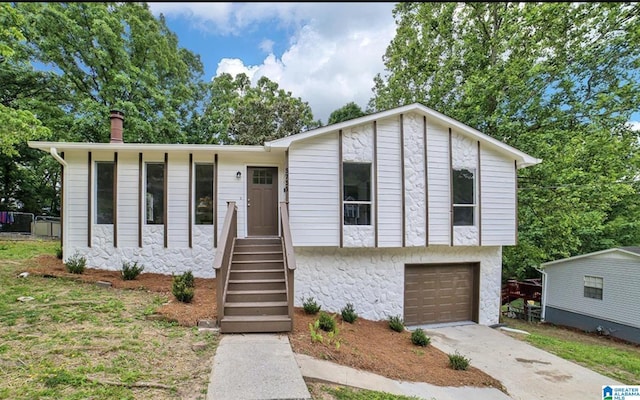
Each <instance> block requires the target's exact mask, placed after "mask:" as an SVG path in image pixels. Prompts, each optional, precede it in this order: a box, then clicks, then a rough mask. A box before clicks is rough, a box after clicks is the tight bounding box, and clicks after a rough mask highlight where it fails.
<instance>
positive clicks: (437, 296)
mask: <svg viewBox="0 0 640 400" xmlns="http://www.w3.org/2000/svg"><path fill="white" fill-rule="evenodd" d="M479 270H480V268H479V266H478V264H407V265H405V268H404V322H405V324H406V325H421V324H434V323H443V322H458V321H476V322H477V320H478V316H477V313H478V312H477V310H478V280H479V279H478V273H479Z"/></svg>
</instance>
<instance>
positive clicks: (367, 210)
mask: <svg viewBox="0 0 640 400" xmlns="http://www.w3.org/2000/svg"><path fill="white" fill-rule="evenodd" d="M344 224H345V225H371V204H348V203H347V204H345V205H344Z"/></svg>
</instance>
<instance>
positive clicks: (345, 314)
mask: <svg viewBox="0 0 640 400" xmlns="http://www.w3.org/2000/svg"><path fill="white" fill-rule="evenodd" d="M341 312H342V320H343V321H346V322H348V323H350V324H353V323H354V322H355V320H356V319H357V318H358V314H356V311H355V309H354V308H353V304H351V303H347V305H346V306H345V307H344V308H343V309H342V310H341Z"/></svg>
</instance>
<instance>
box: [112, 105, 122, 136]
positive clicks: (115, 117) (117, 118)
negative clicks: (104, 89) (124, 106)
mask: <svg viewBox="0 0 640 400" xmlns="http://www.w3.org/2000/svg"><path fill="white" fill-rule="evenodd" d="M110 118H111V143H122V123H123V121H124V113H123V112H122V111H118V110H111V115H110Z"/></svg>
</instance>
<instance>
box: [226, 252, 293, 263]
mask: <svg viewBox="0 0 640 400" xmlns="http://www.w3.org/2000/svg"><path fill="white" fill-rule="evenodd" d="M232 259H233V261H234V262H238V261H253V260H282V250H280V251H235V252H234V253H233V258H232Z"/></svg>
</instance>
